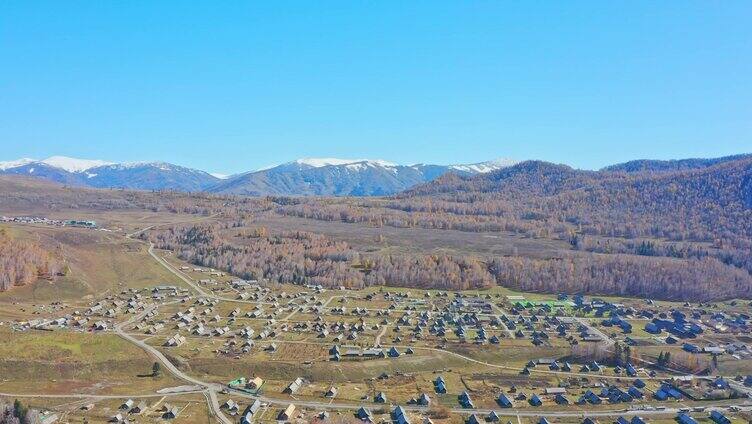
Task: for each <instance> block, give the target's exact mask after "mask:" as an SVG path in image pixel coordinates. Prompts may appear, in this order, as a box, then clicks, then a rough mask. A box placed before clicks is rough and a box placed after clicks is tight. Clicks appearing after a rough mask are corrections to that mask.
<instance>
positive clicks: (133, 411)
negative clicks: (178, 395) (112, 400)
mask: <svg viewBox="0 0 752 424" xmlns="http://www.w3.org/2000/svg"><path fill="white" fill-rule="evenodd" d="M93 406H94V405H93V404H89V405H86V406H84V407H82V409H85V410H90V409H91V408H92V407H93ZM149 409H150V408H149V406H148V405H147V403H146V401H143V400H142V401H140V402H138V403H136V402H135V401H134V400H133V399H128V400H126V401H125V402H123V403H122V404H121V405H120V407H119V408H118V412H117V413H116V414H115V415H113V416H112V417H110V419H109V422H111V423H119V424H126V423H129V422H131V421H133V422H135V421H136V419H135V417H136V416H139V415H144V414H146V413H147V411H148V410H149ZM155 412H157V413H158V414H159V416H160V417H161V418H162V419H165V420H171V419H175V418H177V417H178V415H180V408H178V407H177V406H173V405H171V404H169V403H165V404H162V406H161V407H160V408H159V409H157V410H155Z"/></svg>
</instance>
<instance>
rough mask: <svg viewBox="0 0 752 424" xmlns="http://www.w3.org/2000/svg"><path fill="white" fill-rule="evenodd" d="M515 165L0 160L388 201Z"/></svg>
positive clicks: (210, 188)
mask: <svg viewBox="0 0 752 424" xmlns="http://www.w3.org/2000/svg"><path fill="white" fill-rule="evenodd" d="M750 157H752V154H746V155H735V156H727V157H722V158H713V159H682V160H668V161H661V160H637V161H630V162H625V163H621V164H616V165H612V166H608V167H606V168H603V169H602V170H601V171H599V172H601V173H614V174H618V173H637V172H652V173H662V172H669V171H679V170H690V169H702V168H707V167H710V166H713V165H717V164H721V163H725V162H730V161H735V160H739V159H745V158H750ZM533 163H534V162H533ZM516 164H517V162H516V161H513V160H510V159H497V160H491V161H487V162H480V163H474V164H461V165H431V164H416V165H399V164H395V163H391V162H387V161H383V160H368V159H337V158H308V159H298V160H295V161H292V162H287V163H283V164H281V165H277V166H273V167H269V168H265V169H260V170H257V171H250V172H245V173H241V174H236V175H231V176H221V175H217V174H210V173H208V172H204V171H201V170H197V169H191V168H186V167H183V166H178V165H174V164H170V163H166V162H133V163H111V162H106V161H101V160H86V159H75V158H68V157H64V156H53V157H50V158H47V159H44V160H34V159H27V158H24V159H18V160H14V161H9V162H0V175H3V174H6V175H25V176H32V177H38V178H42V179H46V180H51V181H55V182H59V183H62V184H67V185H75V186H84V187H95V188H125V189H136V190H176V191H189V192H193V191H205V192H210V193H218V194H238V195H251V196H261V195H285V196H386V195H392V194H396V193H400V192H403V191H405V190H408V189H411V188H417V189H420V187H421V185H422V184H425V183H429V182H432V181H435V180H437V179H438V178H439V177H442V176H447V174H453V175H454V176H457V177H460V178H467V177H472V176H475V175H488V177H489V178H494V177H495V176H497V177H498V176H501V175H504V174H503V173H502V174H499V173H498V172H495V171H499V170H504V172H507V173H514V172H518V171H519V169H520V168H519V167H515V166H513V165H516ZM526 166H529V165H526ZM581 172H583V173H587V172H594V171H581ZM446 178H450V179H451V178H452V177H451V176H447V177H446Z"/></svg>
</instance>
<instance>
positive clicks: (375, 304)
mask: <svg viewBox="0 0 752 424" xmlns="http://www.w3.org/2000/svg"><path fill="white" fill-rule="evenodd" d="M162 260H163V261H165V265H166V266H168V267H170V269H171V270H172V271H173V272H174V273H176V275H179V276H180V277H181V278H182V280H183V281H184V282H185V284H184V285H180V286H178V285H159V284H157V285H154V286H151V287H147V288H142V289H135V288H129V289H125V290H123V291H121V292H120V293H117V294H110V295H108V296H106V297H104V298H101V299H96V300H93V301H91V302H89V303H88V304H87V305H86V308H72V307H69V306H67V305H65V304H64V303H55V304H54V305H44V308H43V310H44V313H40V315H45V316H46V317H36V318H33V319H29V320H19V321H15V322H10V323H8V325H9V326H10V327H11V328H12V329H13V331H17V332H32V331H34V332H40V331H42V332H43V331H52V332H81V333H92V334H112V333H114V334H117V335H119V336H121V337H123V338H125V339H127V340H130V341H131V342H133V343H134V344H137V345H139V346H141V347H142V348H143V349H145V350H147V352H151V353H152V356H155V364H159V365H155V366H156V367H160V368H161V372H162V373H168V372H172V373H174V374H175V375H176V376H177V377H178V378H179V379H182V380H186V381H187V383H189V384H186V385H185V386H181V387H179V388H173V389H171V390H173V391H174V392H175V393H173V395H179V394H181V393H182V394H184V395H186V396H189V395H195V394H197V393H211V394H212V396H215V397H216V399H215V401H216V405H218V408H219V411H217V412H216V413H217V414H220V415H222V416H223V417H225V419H226V420H227V421H228V422H239V423H250V422H313V421H315V420H321V422H326V420H327V419H331V418H333V417H344V418H348V419H350V418H351V419H355V420H362V421H365V422H394V423H400V424H402V423H415V424H417V423H431V422H466V423H471V424H475V423H483V422H505V423H506V422H512V423H515V422H523V421H524V422H536V423H537V422H540V423H547V422H551V423H555V422H584V423H588V424H590V423H594V422H618V423H620V424H623V423H631V424H641V423H643V422H657V421H660V420H673V419H676V420H678V421H679V422H681V423H686V424H691V423H693V422H710V421H713V422H716V423H718V424H724V423H730V422H737V420H738V419H739V418H737V417H738V416H739V414H746V412H745V411H746V410H748V409H749V405H752V403H750V400H749V395H750V393H752V375H750V372H749V370H750V369H752V366H750V365H751V364H752V351H750V339H749V337H748V336H747V334H749V330H750V325H751V324H752V322H751V321H750V320H751V318H750V316H749V315H748V313H746V312H745V310H749V309H748V308H749V305H747V304H743V303H741V302H733V301H732V302H721V303H713V304H694V305H693V304H688V303H686V304H678V303H673V304H672V303H667V302H660V303H659V302H653V301H645V300H637V299H607V298H595V297H590V296H588V297H585V296H579V295H576V296H568V295H563V294H562V295H558V296H556V295H540V294H525V293H514V292H509V291H506V290H504V289H501V288H499V289H492V290H486V291H475V292H473V291H468V292H446V291H440V290H416V289H396V288H387V287H372V288H368V289H364V290H346V289H344V288H340V289H325V288H323V287H321V286H315V285H306V286H296V285H281V284H276V283H270V282H264V281H247V280H241V279H238V278H235V277H233V276H230V275H227V274H226V273H224V272H221V271H216V270H213V269H208V268H204V267H196V266H193V265H189V264H185V263H182V262H180V261H178V260H176V259H175V258H173V257H170V256H169V255H164V256H163V257H162ZM167 358H169V359H167ZM165 360H166V361H168V362H169V363H164V361H165ZM173 364H174V366H173ZM173 369H174V370H173ZM745 370H746V372H744V371H745ZM114 401H115V400H112V401H110V402H109V404H110V405H109V406H100V405H99V404H98V403H97V402H88V403H86V404H85V405H83V406H81V407H79V408H77V409H76V410H75V411H70V412H69V414H72V415H71V416H81V417H86V419H89V420H94V421H96V420H102V421H108V422H115V423H124V422H138V421H141V420H142V419H144V417H149V419H156V420H178V421H179V420H180V418H181V413H182V411H181V408H180V407H177V406H175V405H172V404H170V403H169V402H162V403H161V404H160V405H153V404H150V403H149V401H148V400H147V399H141V400H139V399H138V398H128V397H125V396H124V397H123V398H122V399H120V400H119V402H120V404H119V405H115V404H114V403H112V402H114ZM209 403H210V404H211V403H212V402H209Z"/></svg>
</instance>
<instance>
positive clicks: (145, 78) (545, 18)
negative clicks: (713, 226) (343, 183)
mask: <svg viewBox="0 0 752 424" xmlns="http://www.w3.org/2000/svg"><path fill="white" fill-rule="evenodd" d="M750 22H752V2H749V1H723V2H718V1H707V2H694V1H659V2H656V1H649V2H648V1H646V2H640V1H618V2H617V1H605V2H604V1H593V2H577V1H572V2H570V1H567V2H548V1H543V2H503V1H489V2H486V1H473V2H464V1H456V2H442V1H437V0H431V1H413V2H402V1H399V2H391V1H352V0H351V1H342V2H337V1H325V2H305V1H297V2H285V1H272V2H266V3H262V2H248V1H238V2H231V1H226V2H213V1H206V2H178V1H175V2H170V1H159V2H155V1H128V2H100V1H87V2H76V1H71V2H61V1H49V2H45V1H34V2H29V1H5V2H1V3H0V145H2V150H1V153H0V160H9V159H15V158H18V157H32V158H44V157H47V156H51V155H68V156H74V157H83V158H98V159H105V160H111V161H137V160H164V161H170V162H174V163H178V164H181V165H186V166H192V167H197V168H201V169H205V170H208V171H212V172H225V173H233V172H239V171H246V170H250V169H255V168H259V167H262V166H266V165H270V164H274V163H279V162H284V161H288V160H291V159H294V158H299V157H345V158H373V159H375V158H380V159H386V160H390V161H394V162H399V163H405V164H407V163H415V162H426V163H467V162H477V161H482V160H486V159H492V158H496V157H510V158H515V159H544V160H549V161H554V162H562V163H567V164H570V165H573V166H576V167H581V168H598V167H601V166H604V165H607V164H611V163H615V162H620V161H624V160H628V159H635V158H683V157H698V156H700V157H710V156H721V155H727V154H734V153H742V152H752V25H750Z"/></svg>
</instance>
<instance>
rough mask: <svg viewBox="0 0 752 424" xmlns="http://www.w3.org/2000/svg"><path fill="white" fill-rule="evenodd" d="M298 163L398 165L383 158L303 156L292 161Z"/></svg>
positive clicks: (316, 165)
mask: <svg viewBox="0 0 752 424" xmlns="http://www.w3.org/2000/svg"><path fill="white" fill-rule="evenodd" d="M294 163H296V164H298V165H307V166H310V167H313V168H322V167H324V166H339V165H351V164H356V163H366V164H372V165H378V166H384V167H393V166H398V165H397V164H396V163H392V162H387V161H385V160H380V159H376V160H371V159H338V158H303V159H298V160H296V161H294Z"/></svg>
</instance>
